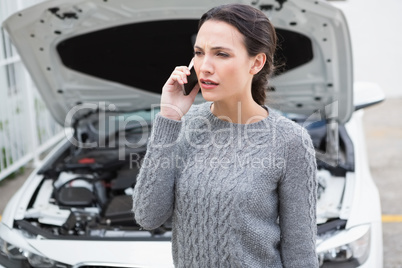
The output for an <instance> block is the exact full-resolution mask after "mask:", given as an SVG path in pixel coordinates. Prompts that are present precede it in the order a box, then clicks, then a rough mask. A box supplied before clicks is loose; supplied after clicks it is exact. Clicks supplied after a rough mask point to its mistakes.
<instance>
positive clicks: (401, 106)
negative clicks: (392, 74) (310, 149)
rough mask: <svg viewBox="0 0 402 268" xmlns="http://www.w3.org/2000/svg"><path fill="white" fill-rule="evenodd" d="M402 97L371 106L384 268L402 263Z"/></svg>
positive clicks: (370, 148) (368, 115)
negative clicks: (381, 222)
mask: <svg viewBox="0 0 402 268" xmlns="http://www.w3.org/2000/svg"><path fill="white" fill-rule="evenodd" d="M401 113H402V97H399V98H390V99H387V100H385V101H384V102H383V103H381V104H379V105H376V106H373V107H370V108H367V109H366V110H365V115H364V128H365V132H366V141H367V153H368V158H369V162H370V170H371V174H372V176H373V179H374V181H375V183H376V185H377V187H378V189H379V191H380V198H381V208H382V214H383V239H384V268H400V267H402V195H401V192H402V117H401Z"/></svg>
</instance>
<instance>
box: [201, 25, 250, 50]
mask: <svg viewBox="0 0 402 268" xmlns="http://www.w3.org/2000/svg"><path fill="white" fill-rule="evenodd" d="M242 45H244V44H243V35H242V34H241V33H240V32H239V31H238V30H237V29H236V28H235V27H234V26H232V25H230V24H229V23H226V22H223V21H217V20H208V21H206V22H204V24H203V25H202V26H201V28H200V30H199V31H198V34H197V39H196V42H195V46H197V47H200V48H203V49H211V48H216V47H226V48H229V49H232V50H235V49H236V48H238V46H242Z"/></svg>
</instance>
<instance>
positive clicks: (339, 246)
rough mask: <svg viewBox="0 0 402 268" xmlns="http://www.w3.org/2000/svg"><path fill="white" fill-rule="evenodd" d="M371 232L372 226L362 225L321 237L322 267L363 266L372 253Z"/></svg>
mask: <svg viewBox="0 0 402 268" xmlns="http://www.w3.org/2000/svg"><path fill="white" fill-rule="evenodd" d="M370 232H371V229H370V225H361V226H357V227H354V228H351V229H348V230H341V231H334V232H329V233H326V234H324V235H323V236H321V237H319V238H318V239H317V254H318V258H319V261H320V267H321V268H325V267H333V265H334V264H338V265H339V267H342V268H352V267H358V266H360V265H362V264H363V263H364V262H365V261H366V260H367V258H368V256H369V252H370ZM337 267H338V266H337Z"/></svg>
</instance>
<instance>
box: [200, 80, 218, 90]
mask: <svg viewBox="0 0 402 268" xmlns="http://www.w3.org/2000/svg"><path fill="white" fill-rule="evenodd" d="M200 83H201V87H202V88H204V89H213V88H215V87H217V86H218V85H219V84H218V83H216V82H215V81H212V80H209V79H200Z"/></svg>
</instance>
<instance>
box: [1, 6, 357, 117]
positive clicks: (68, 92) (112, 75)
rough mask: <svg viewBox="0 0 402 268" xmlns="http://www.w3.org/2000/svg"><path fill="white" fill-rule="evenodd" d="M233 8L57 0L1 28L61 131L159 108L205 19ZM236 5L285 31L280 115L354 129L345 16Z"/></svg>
mask: <svg viewBox="0 0 402 268" xmlns="http://www.w3.org/2000/svg"><path fill="white" fill-rule="evenodd" d="M229 2H236V1H228V0H214V1H195V0H171V1H162V0H154V1H150V0H136V1H132V0H113V1H106V0H105V1H99V0H96V1H95V0H55V1H53V0H52V1H46V2H43V3H41V4H38V5H35V6H32V7H30V8H28V9H25V10H22V11H20V12H18V13H17V14H14V15H12V16H11V17H9V18H8V19H7V20H6V21H5V22H4V24H3V26H4V28H5V29H6V30H7V32H8V34H9V35H10V37H11V39H12V41H13V43H14V45H15V47H16V48H17V50H18V53H19V54H20V56H21V58H22V61H23V62H24V64H25V66H26V68H27V69H28V71H29V73H30V74H31V76H32V78H33V80H34V82H35V84H36V86H37V88H38V90H39V91H40V93H41V95H42V97H43V99H44V101H45V102H46V104H47V106H48V108H49V110H50V112H51V113H52V115H53V116H54V118H55V119H56V121H57V122H59V123H60V124H62V125H64V123H65V119H66V116H67V115H68V113H69V111H71V110H72V108H73V107H75V106H77V105H79V104H84V105H85V104H91V105H93V104H95V105H97V106H99V107H100V106H102V107H106V109H113V110H117V111H122V112H124V111H130V110H138V109H144V108H151V107H152V105H156V104H158V103H159V101H160V92H161V88H162V86H163V84H164V82H165V81H166V79H167V78H168V76H169V75H170V73H171V71H172V70H173V69H174V67H175V66H177V65H187V64H188V62H189V61H190V59H191V57H192V53H193V42H194V40H195V36H196V32H197V24H198V20H199V18H200V17H201V15H202V14H203V13H204V12H206V11H207V10H208V9H210V8H211V7H213V6H216V5H219V4H223V3H229ZM237 2H241V3H245V4H251V5H254V6H255V7H257V8H259V9H261V10H263V11H264V12H265V13H266V14H267V16H268V17H269V18H270V19H271V21H272V22H273V24H274V25H275V27H276V28H277V29H278V36H279V40H280V48H279V49H278V52H277V54H278V55H277V57H276V59H279V62H281V63H285V65H284V67H283V68H282V72H281V73H279V74H278V75H277V76H276V77H274V78H273V79H272V81H270V86H271V89H272V90H273V91H272V92H269V94H268V99H273V100H274V104H275V107H277V108H279V109H280V110H282V111H284V112H290V113H298V114H304V115H306V116H309V115H311V114H313V113H314V112H316V111H317V110H321V111H323V114H324V113H326V116H328V115H330V116H333V117H336V119H337V120H338V121H339V122H340V123H345V122H346V121H348V119H349V118H350V116H351V114H352V112H353V110H354V107H353V100H352V96H353V94H352V90H353V87H352V85H353V77H352V54H351V45H350V39H349V33H348V28H347V24H346V20H345V17H344V16H343V14H342V13H341V11H340V10H338V9H337V8H335V7H333V6H331V5H330V4H328V3H326V2H323V1H313V0H288V1H286V0H285V1H283V0H261V1H259V0H249V1H246V0H243V1H237ZM197 98H198V100H199V101H201V100H202V97H201V95H199V96H198V97H197ZM100 104H102V105H100ZM110 104H112V106H111V105H110ZM334 104H335V105H334ZM325 107H331V108H330V109H331V111H330V112H328V109H326V108H325ZM334 107H335V108H334ZM80 112H83V111H80V109H77V112H76V113H75V114H74V115H73V117H79V116H80Z"/></svg>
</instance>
